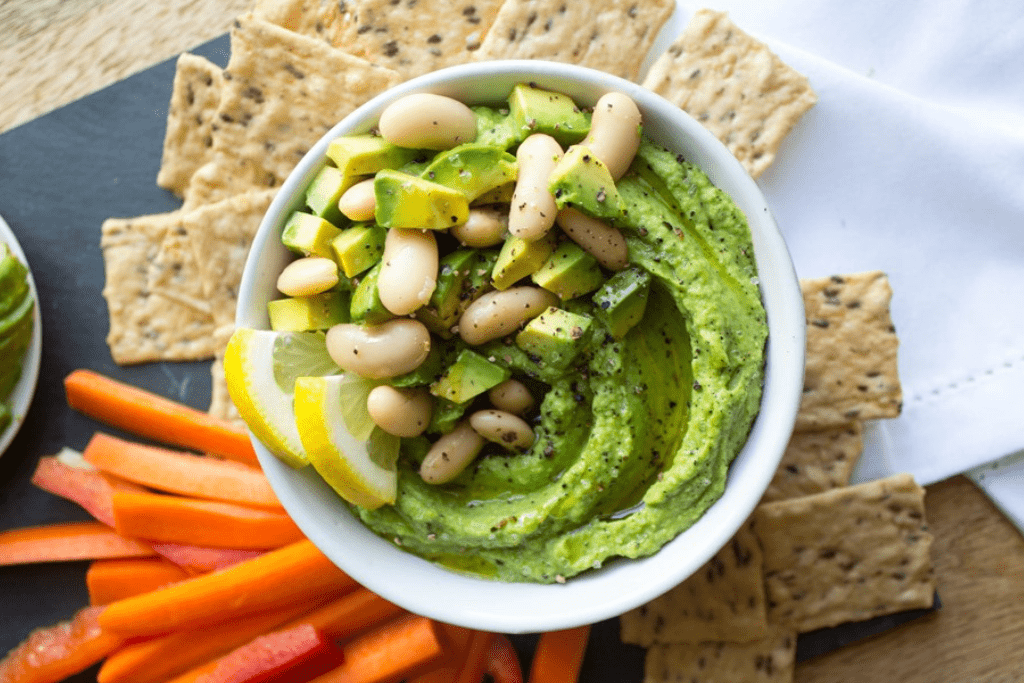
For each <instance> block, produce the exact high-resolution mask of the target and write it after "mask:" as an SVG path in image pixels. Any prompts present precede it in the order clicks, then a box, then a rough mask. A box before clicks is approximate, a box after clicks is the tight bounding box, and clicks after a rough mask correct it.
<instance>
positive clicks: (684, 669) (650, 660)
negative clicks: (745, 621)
mask: <svg viewBox="0 0 1024 683" xmlns="http://www.w3.org/2000/svg"><path fill="white" fill-rule="evenodd" d="M795 661H796V634H795V633H793V631H791V630H788V629H785V628H781V627H775V626H773V627H772V629H771V632H770V634H769V635H768V636H767V637H765V638H762V639H760V640H755V641H752V642H749V643H742V644H740V643H704V644H701V645H692V644H682V643H677V644H671V645H655V646H654V647H652V648H650V649H649V650H648V651H647V658H646V659H645V660H644V683H790V682H791V681H792V680H793V666H794V662H795Z"/></svg>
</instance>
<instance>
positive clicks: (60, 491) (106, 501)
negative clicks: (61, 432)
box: [32, 455, 145, 527]
mask: <svg viewBox="0 0 1024 683" xmlns="http://www.w3.org/2000/svg"><path fill="white" fill-rule="evenodd" d="M32 483H33V484H35V485H36V486H38V487H39V488H41V489H43V490H44V491H48V492H50V493H52V494H54V495H56V496H60V497H61V498H66V499H67V500H70V501H72V502H75V503H78V504H79V505H81V506H82V508H84V509H85V511H86V512H88V513H89V514H90V515H92V516H93V517H95V518H96V519H97V520H98V521H100V522H103V523H104V524H106V525H107V526H109V527H113V526H114V508H113V504H112V498H113V495H114V491H115V490H119V491H139V492H141V491H144V490H145V489H144V488H142V487H141V486H138V485H136V484H132V483H130V482H127V481H123V480H120V479H118V478H117V477H112V476H109V475H104V474H102V473H100V472H98V471H96V470H91V469H82V468H80V467H71V466H70V465H66V464H65V463H63V462H61V461H60V460H59V459H58V458H57V457H55V456H49V455H48V456H43V457H42V458H39V462H38V463H37V464H36V471H35V473H33V475H32Z"/></svg>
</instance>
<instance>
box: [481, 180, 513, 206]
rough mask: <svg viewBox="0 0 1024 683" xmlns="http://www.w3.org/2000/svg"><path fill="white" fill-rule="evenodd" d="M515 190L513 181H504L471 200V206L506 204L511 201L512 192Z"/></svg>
mask: <svg viewBox="0 0 1024 683" xmlns="http://www.w3.org/2000/svg"><path fill="white" fill-rule="evenodd" d="M515 191H516V184H515V183H505V184H504V185H499V186H498V187H496V188H494V189H493V190H490V191H489V192H484V193H483V194H482V195H480V196H479V197H477V198H476V199H474V200H473V202H472V204H471V206H484V205H486V204H508V203H509V202H511V201H512V194H513V193H514V192H515Z"/></svg>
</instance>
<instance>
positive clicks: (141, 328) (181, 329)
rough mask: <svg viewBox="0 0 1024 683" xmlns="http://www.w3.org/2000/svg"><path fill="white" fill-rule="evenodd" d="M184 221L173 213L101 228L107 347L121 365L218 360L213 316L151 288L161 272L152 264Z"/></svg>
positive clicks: (115, 221)
mask: <svg viewBox="0 0 1024 683" xmlns="http://www.w3.org/2000/svg"><path fill="white" fill-rule="evenodd" d="M180 222H181V214H180V213H178V212H174V213H167V214H157V215H152V216H140V217H138V218H110V219H108V220H106V221H104V223H103V228H102V237H101V240H100V246H101V248H102V250H103V263H104V270H105V273H106V283H105V284H104V287H103V297H104V298H105V299H106V300H107V308H108V311H109V314H110V332H109V334H108V335H107V344H108V345H109V346H110V353H111V356H112V357H113V359H114V361H115V362H117V363H118V364H121V365H128V364H134V363H147V362H151V361H160V360H174V361H178V360H202V359H206V358H210V357H212V356H213V355H214V341H213V336H212V335H213V319H212V318H211V316H210V315H209V312H208V311H207V312H205V313H204V312H203V311H198V310H196V309H195V308H194V307H192V306H189V305H186V304H183V303H181V302H180V301H175V300H173V299H170V298H167V297H166V296H162V295H160V294H158V293H156V292H154V291H152V290H151V289H150V288H149V281H150V271H151V269H153V268H158V267H159V266H157V265H154V264H155V262H156V260H157V257H158V255H159V254H160V250H161V246H162V245H163V242H164V237H165V236H166V235H167V233H168V231H169V230H172V229H176V228H177V226H179V225H180ZM154 277H155V279H156V280H160V277H158V276H154Z"/></svg>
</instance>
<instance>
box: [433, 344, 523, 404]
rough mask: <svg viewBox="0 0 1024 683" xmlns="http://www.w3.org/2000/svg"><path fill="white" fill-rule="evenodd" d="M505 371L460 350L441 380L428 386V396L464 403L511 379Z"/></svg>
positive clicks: (474, 354) (476, 355) (475, 355)
mask: <svg viewBox="0 0 1024 683" xmlns="http://www.w3.org/2000/svg"><path fill="white" fill-rule="evenodd" d="M511 374H512V373H511V372H510V371H509V369H508V368H504V367H501V366H500V365H497V364H495V363H492V362H491V361H489V360H487V359H486V358H484V357H483V356H481V355H480V354H479V353H476V352H475V351H471V350H469V349H463V350H462V351H461V352H460V353H459V355H458V357H457V358H456V359H455V362H454V363H452V364H451V365H450V366H448V369H447V370H445V372H444V374H443V375H441V378H440V379H438V380H437V382H435V383H434V384H432V385H431V386H430V393H431V394H433V395H434V396H437V397H439V398H444V399H447V400H449V401H451V402H452V403H465V402H466V401H469V400H470V399H471V398H473V397H474V396H479V395H480V394H482V393H484V392H485V391H487V390H488V389H491V388H493V387H496V386H498V385H499V384H501V383H502V382H504V381H505V380H507V379H508V378H509V377H510V376H511Z"/></svg>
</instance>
